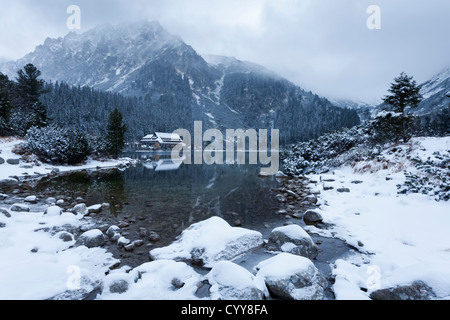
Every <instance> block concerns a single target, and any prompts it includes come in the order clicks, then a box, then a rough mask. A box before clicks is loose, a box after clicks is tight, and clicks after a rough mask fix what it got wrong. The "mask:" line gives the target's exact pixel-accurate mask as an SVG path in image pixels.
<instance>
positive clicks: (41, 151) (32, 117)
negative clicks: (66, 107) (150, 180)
mask: <svg viewBox="0 0 450 320" xmlns="http://www.w3.org/2000/svg"><path fill="white" fill-rule="evenodd" d="M40 76H41V72H40V71H39V70H38V69H37V68H36V67H35V66H34V65H33V64H27V65H26V66H24V67H23V69H21V70H19V71H18V72H17V77H16V81H13V80H10V79H9V78H8V77H7V76H6V75H4V74H2V73H0V135H1V136H6V135H8V136H17V137H25V138H26V142H25V143H24V144H23V146H22V151H23V152H24V153H27V152H28V153H33V154H35V155H36V156H38V157H39V158H40V159H41V160H43V161H45V162H50V163H53V164H77V163H80V162H82V161H84V160H86V159H87V157H88V156H90V155H96V156H101V157H103V156H113V157H115V158H117V157H118V156H119V154H120V152H121V150H122V149H123V148H124V144H125V132H126V130H127V126H126V124H123V117H122V115H121V113H120V112H119V111H118V110H117V108H116V109H114V110H113V111H111V113H110V115H109V120H108V123H107V125H106V126H105V124H103V125H104V126H105V130H104V132H105V134H104V135H94V134H91V133H89V132H88V131H87V130H82V129H83V128H81V129H77V128H73V127H66V126H63V125H61V123H59V122H58V121H55V120H54V119H53V118H52V117H51V116H49V112H48V111H49V108H48V107H47V106H46V105H45V104H44V103H43V101H42V99H41V98H42V97H43V96H44V95H45V94H48V93H49V92H50V90H51V88H49V87H48V86H47V85H46V83H45V81H44V80H42V79H40Z"/></svg>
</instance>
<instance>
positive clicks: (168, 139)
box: [141, 132, 183, 150]
mask: <svg viewBox="0 0 450 320" xmlns="http://www.w3.org/2000/svg"><path fill="white" fill-rule="evenodd" d="M182 142H183V140H182V139H181V137H180V136H179V135H177V134H174V133H162V132H156V133H154V134H150V135H148V136H145V137H144V138H142V140H141V149H142V150H165V149H173V148H174V147H176V146H177V145H180V144H182Z"/></svg>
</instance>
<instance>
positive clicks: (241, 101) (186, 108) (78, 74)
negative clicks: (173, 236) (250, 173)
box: [0, 21, 359, 143]
mask: <svg viewBox="0 0 450 320" xmlns="http://www.w3.org/2000/svg"><path fill="white" fill-rule="evenodd" d="M27 63H33V64H34V65H35V66H36V67H37V68H38V69H39V70H41V71H42V78H43V79H45V80H46V81H47V82H53V83H55V82H59V83H60V82H64V83H67V84H69V85H74V86H80V87H89V88H92V89H95V90H99V91H102V92H109V93H111V94H120V95H121V96H125V97H128V98H130V99H136V100H135V101H136V102H135V103H134V105H133V103H128V102H127V103H126V105H128V107H127V108H128V109H133V112H131V111H130V110H124V107H123V106H120V105H119V109H122V110H123V111H124V112H125V113H129V114H134V116H133V117H132V119H130V118H128V120H127V121H128V122H129V126H130V128H131V131H132V132H135V135H133V138H134V139H137V138H138V137H139V135H141V134H145V132H144V130H147V132H151V131H158V130H166V131H170V130H175V129H178V128H186V127H187V128H190V126H192V123H193V121H203V122H204V127H205V128H219V129H222V130H224V129H226V128H267V129H270V128H277V129H280V131H281V136H282V141H284V142H285V143H288V142H292V141H295V140H305V139H306V140H307V139H310V138H313V137H316V136H318V135H320V134H322V133H324V132H326V131H329V130H335V129H339V128H341V127H344V126H352V125H355V124H357V123H359V118H358V116H357V114H356V112H355V111H349V110H347V109H343V108H338V107H335V106H334V105H333V104H332V103H331V102H330V101H328V100H327V99H325V98H322V97H319V96H317V95H316V94H314V93H312V92H306V91H304V90H302V89H301V88H300V87H298V86H296V85H295V84H293V83H292V82H290V81H288V80H286V79H284V78H282V77H280V76H278V75H276V74H275V73H274V72H271V71H270V70H267V69H266V68H264V67H262V66H259V65H257V64H254V63H250V62H244V61H239V60H237V59H235V58H231V57H221V56H205V57H202V56H200V55H199V54H198V53H197V52H196V51H195V49H194V48H192V47H191V46H189V45H188V44H186V43H185V42H183V40H182V39H180V38H179V37H177V36H174V35H172V34H170V33H168V32H167V31H166V30H165V29H164V28H163V27H162V26H161V25H160V24H159V23H158V22H156V21H152V22H149V21H141V22H132V23H122V24H120V25H105V26H101V27H98V28H94V29H92V30H90V31H87V32H85V33H83V34H76V33H69V34H68V35H67V36H65V37H60V38H58V39H51V38H48V39H46V40H45V42H44V43H43V44H42V45H40V46H38V47H37V48H36V49H35V50H34V51H33V52H31V53H29V54H27V55H26V56H25V57H23V58H22V59H19V60H18V61H15V62H9V63H6V64H3V65H1V67H0V71H2V72H4V73H5V74H7V75H8V76H9V77H10V78H12V79H13V78H14V77H15V74H16V72H17V70H19V69H20V68H22V67H23V66H24V65H25V64H27ZM67 94H68V95H70V94H69V93H67ZM50 96H51V97H47V98H45V97H44V100H45V102H46V103H47V104H48V105H49V114H50V116H52V117H53V118H56V119H60V122H64V123H63V124H65V125H69V124H68V123H66V122H67V121H68V120H67V119H72V120H73V119H76V118H77V116H78V115H77V114H75V113H74V114H73V117H72V115H68V114H67V112H68V111H67V105H66V106H64V104H66V103H67V102H66V103H64V102H62V101H61V97H58V96H57V95H56V94H53V95H52V93H50ZM67 100H68V99H65V101H67ZM78 104H79V105H78V106H77V108H72V109H73V110H74V111H73V112H77V113H78V114H79V113H80V112H81V113H83V112H84V111H83V110H85V109H86V108H87V105H91V107H90V108H92V103H86V102H85V103H84V104H85V105H83V104H81V102H78ZM110 107H111V105H110V104H106V105H105V106H104V108H103V109H104V112H103V113H102V115H99V117H98V119H97V121H98V122H99V123H101V122H102V121H103V120H104V119H103V117H104V116H105V115H106V114H107V112H108V111H109V109H110ZM75 110H77V111H75ZM86 112H89V111H88V110H87V109H86ZM90 112H92V110H90ZM96 112H98V111H96ZM62 114H64V116H61V115H62ZM78 117H79V116H78ZM146 117H147V118H146ZM137 118H141V119H139V121H141V126H144V125H145V124H144V123H145V120H147V121H148V126H147V128H145V129H144V128H141V129H140V130H135V122H136V121H138V119H137ZM142 118H144V119H142ZM155 119H160V120H161V121H159V122H158V121H155ZM85 121H86V122H87V123H88V124H86V123H80V124H81V125H86V126H89V123H90V122H92V121H93V120H92V119H91V118H90V117H86V119H85ZM142 122H144V123H142ZM95 126H98V124H95V125H94V127H95ZM91 129H92V128H91Z"/></svg>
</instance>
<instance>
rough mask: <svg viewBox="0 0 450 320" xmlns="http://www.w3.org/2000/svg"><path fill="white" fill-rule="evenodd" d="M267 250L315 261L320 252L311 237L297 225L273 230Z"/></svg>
mask: <svg viewBox="0 0 450 320" xmlns="http://www.w3.org/2000/svg"><path fill="white" fill-rule="evenodd" d="M267 249H268V250H271V251H283V252H288V253H292V254H296V255H300V256H304V257H307V258H309V259H315V258H316V257H317V254H318V252H319V249H318V247H317V245H316V244H315V243H314V241H313V240H312V239H311V237H310V235H309V234H308V233H307V232H306V231H305V230H303V228H302V227H300V226H299V225H297V224H292V225H288V226H283V227H279V228H275V229H274V230H272V232H271V233H270V236H269V240H268V242H267Z"/></svg>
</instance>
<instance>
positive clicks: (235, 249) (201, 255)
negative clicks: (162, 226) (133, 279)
mask: <svg viewBox="0 0 450 320" xmlns="http://www.w3.org/2000/svg"><path fill="white" fill-rule="evenodd" d="M262 244H263V237H262V234H261V233H260V232H257V231H253V230H248V229H244V228H238V227H231V226H230V225H229V224H228V223H227V222H226V221H225V220H223V219H221V218H219V217H212V218H210V219H208V220H206V221H202V222H199V223H196V224H193V225H192V226H190V227H189V228H188V229H186V230H185V231H184V232H183V233H182V234H181V236H180V237H179V239H178V240H177V241H175V242H174V243H172V244H171V245H169V246H167V247H164V248H157V249H154V250H152V251H150V257H151V259H153V260H161V259H170V260H176V261H189V262H191V263H194V264H198V265H202V266H206V267H207V268H211V267H212V266H213V265H214V263H216V262H218V261H221V260H231V259H233V258H235V257H237V256H239V255H241V254H242V253H245V252H247V251H249V250H251V249H254V248H257V247H259V246H261V245H262Z"/></svg>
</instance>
